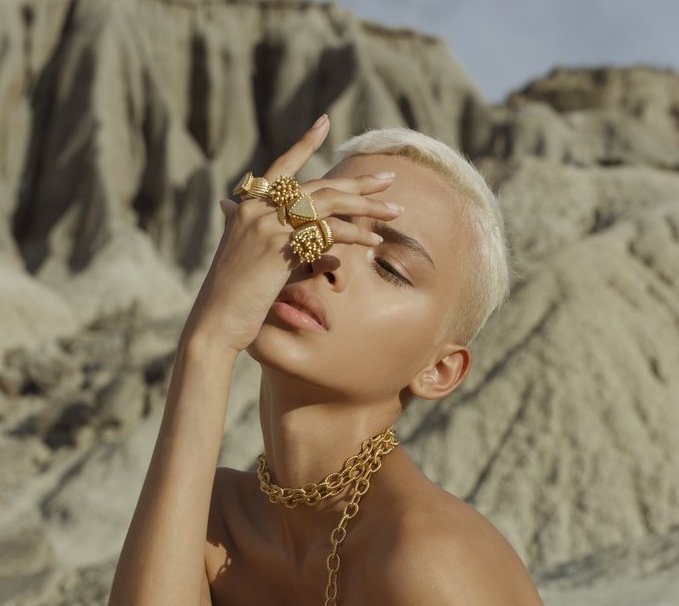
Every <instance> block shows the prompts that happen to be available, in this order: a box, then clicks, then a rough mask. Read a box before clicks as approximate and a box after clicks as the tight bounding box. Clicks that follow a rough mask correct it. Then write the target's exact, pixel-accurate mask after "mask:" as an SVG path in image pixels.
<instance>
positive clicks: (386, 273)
mask: <svg viewBox="0 0 679 606" xmlns="http://www.w3.org/2000/svg"><path fill="white" fill-rule="evenodd" d="M372 265H373V269H374V270H375V271H376V272H377V273H378V274H379V275H380V276H381V277H382V278H384V279H385V280H387V281H388V282H391V283H393V284H395V285H396V286H409V285H411V284H410V282H409V281H408V280H407V279H406V278H404V277H403V276H402V275H401V274H400V273H398V272H397V271H396V270H395V269H394V268H393V266H392V265H390V264H389V263H387V261H385V260H384V259H382V258H381V257H376V258H375V260H374V261H373V264H372Z"/></svg>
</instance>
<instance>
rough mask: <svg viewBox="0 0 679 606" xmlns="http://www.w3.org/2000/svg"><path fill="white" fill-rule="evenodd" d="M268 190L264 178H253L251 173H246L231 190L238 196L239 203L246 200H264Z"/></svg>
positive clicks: (267, 184) (268, 186) (267, 183)
mask: <svg viewBox="0 0 679 606" xmlns="http://www.w3.org/2000/svg"><path fill="white" fill-rule="evenodd" d="M269 188H270V185H269V182H268V181H267V180H266V179H265V178H264V177H255V176H254V175H253V174H252V171H248V172H247V173H245V174H244V175H243V176H242V177H241V179H240V181H238V184H237V185H236V187H234V188H233V193H234V195H236V196H240V199H241V201H242V200H247V199H248V198H264V197H265V196H267V195H268V193H269Z"/></svg>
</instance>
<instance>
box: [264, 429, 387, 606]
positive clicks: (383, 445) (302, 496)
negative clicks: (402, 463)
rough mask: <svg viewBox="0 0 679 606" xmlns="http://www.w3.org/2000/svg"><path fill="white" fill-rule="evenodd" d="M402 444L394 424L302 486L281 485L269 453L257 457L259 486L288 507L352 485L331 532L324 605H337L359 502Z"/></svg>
mask: <svg viewBox="0 0 679 606" xmlns="http://www.w3.org/2000/svg"><path fill="white" fill-rule="evenodd" d="M397 445H398V439H397V438H396V432H395V431H394V428H393V427H389V428H388V429H385V430H384V431H383V432H382V433H380V434H377V435H376V436H373V437H372V438H368V439H367V440H364V441H363V443H362V445H361V451H360V452H359V453H358V454H357V455H354V456H352V457H349V458H348V459H347V460H346V461H345V462H344V465H343V467H342V470H341V471H340V472H334V473H331V474H329V475H327V476H326V477H325V478H324V479H323V480H321V481H320V482H310V483H309V484H305V485H304V486H302V487H301V488H281V487H280V486H278V485H277V484H274V483H273V482H272V481H271V475H270V474H269V469H268V466H267V464H266V457H265V456H264V455H263V454H261V455H259V457H258V459H257V463H258V464H257V476H258V478H259V487H260V488H261V490H262V492H264V494H266V495H267V496H268V497H269V501H271V502H272V503H283V505H285V506H286V507H290V508H292V507H296V506H297V505H299V504H300V503H304V504H305V505H308V506H312V505H316V504H317V503H319V502H320V501H322V500H323V499H327V498H328V497H331V496H335V495H338V494H340V493H341V492H343V491H344V490H345V489H346V488H347V486H349V485H353V486H352V492H351V498H350V500H349V502H348V503H347V504H346V506H345V507H344V511H343V512H342V517H341V519H340V521H339V524H338V525H337V526H336V527H335V528H334V529H333V531H332V532H331V533H330V544H331V545H332V551H331V552H330V555H328V557H327V559H326V568H327V570H328V583H327V586H326V588H325V603H324V606H337V577H338V574H339V568H340V556H339V553H338V550H339V547H340V545H341V544H342V541H344V539H345V537H346V536H347V523H348V522H349V520H351V519H352V518H354V517H355V516H356V514H358V507H359V502H360V500H361V498H362V497H363V495H365V493H366V492H368V488H370V476H371V475H372V474H373V473H375V472H376V471H378V470H379V469H380V467H381V466H382V457H383V456H384V455H385V454H388V453H389V452H391V451H392V450H393V449H394V447H395V446H397Z"/></svg>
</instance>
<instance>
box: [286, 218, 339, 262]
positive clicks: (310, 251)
mask: <svg viewBox="0 0 679 606" xmlns="http://www.w3.org/2000/svg"><path fill="white" fill-rule="evenodd" d="M333 241H334V239H333V236H332V231H331V230H330V226H329V225H328V223H327V221H326V220H325V219H316V220H315V221H313V222H310V223H305V224H303V225H302V227H298V228H297V229H295V231H293V232H292V233H291V234H290V245H291V246H292V250H293V251H294V252H295V254H296V255H297V256H298V257H299V260H300V262H301V263H310V262H312V261H315V260H316V259H320V258H321V255H322V254H323V253H324V252H326V251H328V250H330V247H331V246H332V243H333Z"/></svg>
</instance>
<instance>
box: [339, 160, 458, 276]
mask: <svg viewBox="0 0 679 606" xmlns="http://www.w3.org/2000/svg"><path fill="white" fill-rule="evenodd" d="M381 171H393V172H394V173H396V176H395V178H394V181H393V182H392V184H391V186H389V187H388V188H387V189H386V190H385V191H383V192H379V193H376V194H371V195H370V196H369V197H370V198H377V199H379V200H385V201H393V202H396V203H397V204H400V205H401V206H403V207H404V208H405V211H404V212H403V213H401V215H400V216H398V217H397V218H395V219H393V220H391V221H389V222H388V223H389V225H391V226H393V227H395V228H397V229H399V230H401V231H403V232H405V233H406V234H407V235H409V236H411V237H413V238H415V239H417V240H418V241H419V242H420V243H421V244H422V245H423V246H424V248H425V249H426V250H427V251H428V252H429V254H430V256H431V257H432V259H433V260H434V263H435V264H436V273H437V275H438V274H441V273H447V272H448V271H449V270H450V269H457V268H456V267H455V266H456V263H455V259H456V258H458V257H459V255H457V254H455V253H456V250H458V251H459V250H461V249H460V248H458V246H459V245H460V244H463V240H465V239H466V237H465V236H466V231H467V230H466V229H465V228H464V226H463V220H462V216H461V213H460V209H461V200H460V196H459V194H458V193H457V192H456V191H455V190H454V189H453V188H452V186H450V185H449V184H447V183H446V182H445V181H444V180H443V178H442V177H441V176H439V175H438V174H437V173H435V172H434V171H433V170H432V169H430V168H427V167H425V166H421V165H419V164H417V163H415V162H413V161H412V160H409V159H407V158H403V157H400V156H392V155H386V154H370V155H362V156H353V157H351V158H347V159H346V160H344V161H342V162H340V163H339V164H338V165H336V166H335V167H333V168H332V169H331V170H330V171H329V172H328V175H327V176H329V177H358V176H360V175H370V174H375V173H378V172H381ZM437 281H439V280H437Z"/></svg>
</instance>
